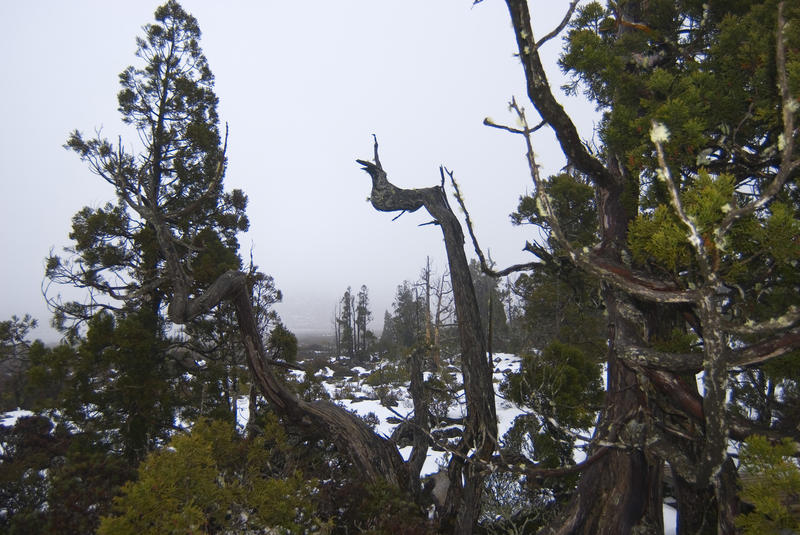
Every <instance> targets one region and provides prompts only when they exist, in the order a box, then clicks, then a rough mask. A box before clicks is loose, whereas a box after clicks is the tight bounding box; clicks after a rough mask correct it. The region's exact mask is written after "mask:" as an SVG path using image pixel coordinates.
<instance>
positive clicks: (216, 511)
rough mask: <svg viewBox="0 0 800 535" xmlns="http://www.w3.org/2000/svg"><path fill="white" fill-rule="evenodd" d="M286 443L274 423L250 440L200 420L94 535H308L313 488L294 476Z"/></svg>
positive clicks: (144, 470)
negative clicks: (273, 532)
mask: <svg viewBox="0 0 800 535" xmlns="http://www.w3.org/2000/svg"><path fill="white" fill-rule="evenodd" d="M286 440H287V439H286V436H285V435H284V434H283V432H282V430H281V428H280V426H279V425H278V424H277V422H276V421H275V420H274V419H268V420H267V421H266V425H264V426H263V433H262V434H260V435H258V436H257V437H250V438H242V437H241V436H239V435H238V434H237V433H236V432H235V430H234V428H233V427H232V426H231V425H230V423H228V422H220V421H208V420H201V421H199V422H198V423H197V424H196V425H195V428H194V429H193V430H192V432H191V433H190V434H187V435H180V436H176V437H175V438H173V439H172V441H171V442H170V444H169V447H167V448H164V449H161V450H159V451H157V452H154V453H152V454H151V455H150V456H148V458H147V459H146V460H145V461H144V462H143V463H142V464H141V466H140V467H139V477H138V479H137V480H136V481H131V482H129V483H127V484H126V485H125V486H124V487H123V489H122V494H121V495H120V496H119V497H118V498H116V499H115V500H114V510H115V515H114V516H107V517H104V518H103V520H102V523H101V526H100V530H99V531H98V533H100V534H101V535H103V534H112V533H113V534H122V535H124V534H138V533H145V534H149V533H152V534H154V535H155V534H162V533H216V532H226V531H228V532H230V531H235V532H244V531H248V530H264V529H268V528H273V529H277V530H278V531H279V532H280V533H306V532H309V531H311V530H313V528H314V527H315V526H316V523H315V519H314V509H313V505H312V503H311V498H310V497H311V495H312V493H313V485H314V482H313V481H305V480H304V478H303V477H302V474H300V473H299V472H295V471H293V470H291V467H290V466H289V465H288V464H287V462H286V456H287V452H288V443H287V441H286Z"/></svg>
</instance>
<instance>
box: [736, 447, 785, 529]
mask: <svg viewBox="0 0 800 535" xmlns="http://www.w3.org/2000/svg"><path fill="white" fill-rule="evenodd" d="M739 453H740V461H741V465H740V472H742V491H741V493H740V496H741V498H742V500H744V501H745V502H747V503H749V504H752V505H753V507H754V508H755V509H754V510H753V511H751V512H749V513H746V514H743V515H740V516H739V517H738V518H737V519H736V524H737V526H738V527H740V528H741V529H742V530H743V532H744V533H746V534H748V535H750V534H752V535H756V534H758V535H761V534H766V533H775V534H779V533H787V532H790V531H793V532H796V531H798V530H800V516H798V514H797V513H796V512H795V513H793V512H792V510H791V509H790V507H791V506H796V505H797V503H799V501H800V467H798V464H797V460H796V459H795V457H794V456H795V454H796V453H797V452H796V448H795V445H794V443H793V442H792V441H791V440H790V439H788V438H784V439H783V440H782V441H781V442H779V443H771V442H770V441H769V440H768V439H766V438H765V437H763V436H759V435H752V436H750V437H749V438H748V439H747V441H746V442H745V444H744V446H743V447H742V448H741V450H740V452H739Z"/></svg>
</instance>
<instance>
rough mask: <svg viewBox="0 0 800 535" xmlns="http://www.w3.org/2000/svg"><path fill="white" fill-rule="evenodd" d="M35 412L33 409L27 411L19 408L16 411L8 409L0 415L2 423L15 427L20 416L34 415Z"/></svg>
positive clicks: (0, 422) (0, 423)
mask: <svg viewBox="0 0 800 535" xmlns="http://www.w3.org/2000/svg"><path fill="white" fill-rule="evenodd" d="M34 414H35V413H33V412H31V411H26V410H23V409H17V410H15V411H8V412H6V413H3V414H2V415H0V425H2V426H5V427H14V426H15V425H17V420H19V419H20V418H26V417H28V416H34Z"/></svg>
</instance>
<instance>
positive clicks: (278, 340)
mask: <svg viewBox="0 0 800 535" xmlns="http://www.w3.org/2000/svg"><path fill="white" fill-rule="evenodd" d="M267 347H268V348H269V349H270V350H272V351H274V352H275V356H276V357H278V358H282V359H283V360H285V361H287V362H294V361H295V360H296V359H297V337H296V336H295V335H294V333H292V332H291V331H290V330H289V329H287V328H286V327H284V326H283V323H280V322H278V324H277V325H275V327H274V328H273V329H272V332H271V333H269V339H268V340H267Z"/></svg>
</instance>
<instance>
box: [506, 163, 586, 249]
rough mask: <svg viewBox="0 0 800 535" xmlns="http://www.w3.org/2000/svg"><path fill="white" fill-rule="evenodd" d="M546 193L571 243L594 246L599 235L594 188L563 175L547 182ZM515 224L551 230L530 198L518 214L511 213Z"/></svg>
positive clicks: (526, 198)
mask: <svg viewBox="0 0 800 535" xmlns="http://www.w3.org/2000/svg"><path fill="white" fill-rule="evenodd" d="M545 192H546V193H547V195H548V196H549V197H550V199H551V202H552V207H553V211H554V212H555V214H556V216H557V217H558V221H559V225H560V227H561V230H562V231H563V232H564V236H565V237H566V238H567V240H568V241H569V242H570V243H571V244H573V246H576V247H583V246H588V245H591V244H592V243H593V242H594V241H595V238H596V234H597V210H596V207H595V205H594V190H593V189H592V187H591V186H590V185H589V184H586V183H585V182H582V181H581V180H580V179H579V178H578V177H576V176H574V175H571V174H569V173H561V174H559V175H555V176H551V177H550V178H549V179H548V180H547V182H546V183H545ZM511 222H512V223H513V224H515V225H522V224H531V225H538V226H540V227H543V228H548V225H547V223H546V222H545V220H544V218H542V216H541V214H540V213H539V209H538V208H537V207H536V200H535V199H534V198H533V197H531V196H529V195H526V196H523V197H520V200H519V206H518V207H517V211H516V212H514V213H512V214H511Z"/></svg>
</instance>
